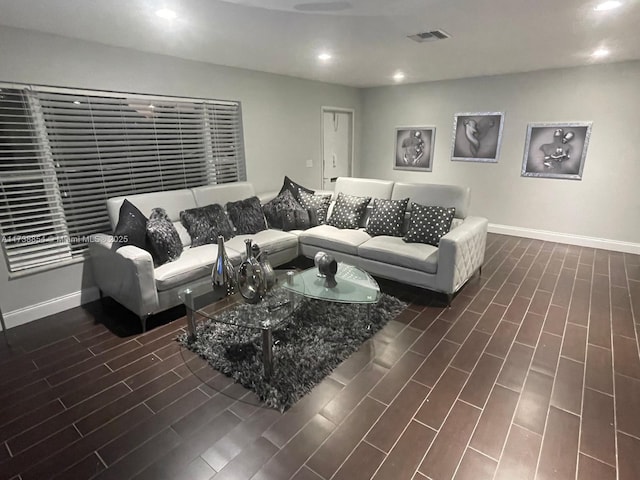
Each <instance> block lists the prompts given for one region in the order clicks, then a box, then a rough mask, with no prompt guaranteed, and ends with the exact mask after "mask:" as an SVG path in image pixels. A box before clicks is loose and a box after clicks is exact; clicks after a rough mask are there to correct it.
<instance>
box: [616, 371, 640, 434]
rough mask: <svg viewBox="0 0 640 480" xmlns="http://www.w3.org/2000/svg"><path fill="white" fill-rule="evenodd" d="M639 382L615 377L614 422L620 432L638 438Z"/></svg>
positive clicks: (639, 431) (623, 377) (639, 430)
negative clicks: (615, 421)
mask: <svg viewBox="0 0 640 480" xmlns="http://www.w3.org/2000/svg"><path fill="white" fill-rule="evenodd" d="M638 399H640V380H636V379H635V378H630V377H625V376H624V375H616V398H615V403H616V420H617V428H618V430H620V431H621V432H624V433H627V434H629V435H633V436H635V437H636V438H640V415H638Z"/></svg>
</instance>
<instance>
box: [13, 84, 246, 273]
mask: <svg viewBox="0 0 640 480" xmlns="http://www.w3.org/2000/svg"><path fill="white" fill-rule="evenodd" d="M16 92H17V93H16V95H18V94H19V95H18V96H21V98H23V105H24V108H23V118H24V119H25V122H27V123H26V124H27V125H28V126H27V127H25V130H26V131H28V132H29V138H31V141H32V143H33V145H34V148H35V149H36V150H37V151H38V152H40V155H39V157H38V158H40V163H39V165H40V169H39V173H38V175H40V179H41V181H44V178H45V177H46V178H47V179H48V185H50V187H51V192H50V194H49V197H47V199H48V200H47V202H44V203H45V204H46V207H45V205H38V206H37V208H40V207H43V208H48V209H50V210H52V215H53V213H56V214H57V218H58V219H59V221H60V224H59V231H60V232H61V233H62V234H61V235H58V238H57V240H56V243H59V244H60V247H61V246H62V245H63V244H65V245H64V246H65V248H66V254H67V257H69V256H72V257H73V256H76V255H78V254H80V253H82V252H84V251H85V250H86V243H87V240H88V237H89V236H90V235H92V234H94V233H98V232H109V231H110V225H109V218H108V215H107V210H106V199H107V198H110V197H114V196H120V195H128V194H135V193H143V192H151V191H161V190H174V189H180V188H190V187H195V186H199V185H206V184H215V183H226V182H235V181H238V180H245V179H246V173H245V172H246V170H245V162H244V148H243V139H242V115H241V109H240V104H239V103H238V102H227V101H216V100H191V99H182V98H172V97H153V96H147V95H130V94H118V93H113V92H94V91H89V92H86V91H82V92H81V91H74V90H69V89H51V88H44V87H42V88H40V87H32V89H31V90H26V89H25V90H22V91H20V90H16ZM2 100H3V99H0V105H4V104H3V103H1V102H2ZM0 135H1V136H2V137H3V138H2V142H3V143H4V141H5V140H4V135H5V134H4V133H1V134H0ZM0 156H1V160H0V162H2V163H0V165H3V167H4V165H5V163H6V172H7V175H6V177H7V178H9V177H10V176H11V175H15V172H16V171H17V168H18V166H19V163H17V162H16V160H15V158H16V157H15V154H12V155H8V154H7V155H5V153H4V152H0ZM45 173H46V175H45ZM0 175H2V181H3V182H4V181H5V168H3V169H2V173H0ZM21 202H22V200H20V199H18V198H15V199H13V200H12V201H11V202H8V203H7V204H6V205H7V206H6V209H7V211H8V212H16V211H20V209H22V208H23V206H22V204H21ZM37 208H36V210H37ZM34 213H35V214H38V215H40V214H42V212H41V211H40V210H37V211H35V210H34ZM3 218H4V217H3ZM0 226H1V227H2V230H3V233H4V231H5V222H4V221H3V220H2V219H0ZM65 239H66V242H65ZM12 248H15V249H17V250H19V249H20V245H16V246H13V247H12ZM5 249H6V250H7V252H8V251H9V250H10V248H9V244H8V243H7V242H5ZM69 252H70V253H69ZM7 261H8V265H9V268H10V270H11V271H17V270H19V269H21V268H31V267H33V265H27V266H26V267H21V266H20V265H22V264H20V265H18V264H17V263H16V264H14V262H13V261H12V260H11V258H10V256H9V254H7ZM46 261H47V262H55V261H58V260H54V259H47V260H46ZM41 265H44V263H38V262H37V261H36V266H41Z"/></svg>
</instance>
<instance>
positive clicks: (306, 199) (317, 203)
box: [299, 190, 331, 225]
mask: <svg viewBox="0 0 640 480" xmlns="http://www.w3.org/2000/svg"><path fill="white" fill-rule="evenodd" d="M299 194H300V205H302V206H303V207H304V208H306V209H312V208H314V209H315V210H316V215H317V216H318V220H317V224H318V225H322V224H324V223H326V222H327V212H328V211H329V205H331V194H328V195H320V194H313V193H307V192H305V191H304V190H300V192H299Z"/></svg>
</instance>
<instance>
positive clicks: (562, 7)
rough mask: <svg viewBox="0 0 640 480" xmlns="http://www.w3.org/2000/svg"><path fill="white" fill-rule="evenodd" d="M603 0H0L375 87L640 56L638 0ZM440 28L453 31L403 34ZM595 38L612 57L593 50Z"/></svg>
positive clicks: (81, 35)
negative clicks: (424, 38)
mask: <svg viewBox="0 0 640 480" xmlns="http://www.w3.org/2000/svg"><path fill="white" fill-rule="evenodd" d="M600 1H602V0H226V1H224V0H0V25H6V26H11V27H19V28H25V29H32V30H37V31H41V32H46V33H52V34H57V35H63V36H66V37H71V38H77V39H82V40H89V41H94V42H99V43H103V44H106V45H112V46H118V47H126V48H132V49H135V50H140V51H144V52H152V53H160V54H165V55H171V56H175V57H181V58H185V59H190V60H197V61H202V62H209V63H215V64H220V65H229V66H233V67H241V68H248V69H252V70H260V71H265V72H272V73H277V74H283V75H291V76H294V77H301V78H307V79H313V80H320V81H325V82H331V83H339V84H343V85H350V86H356V87H370V86H379V85H389V84H392V83H394V80H393V74H394V73H395V72H397V71H402V72H404V74H405V79H404V82H405V83H413V82H422V81H432V80H442V79H451V78H463V77H473V76H480V75H493V74H500V73H511V72H523V71H532V70H541V69H548V68H558V67H567V66H576V65H586V64H590V63H594V62H596V61H597V62H618V61H623V60H631V59H638V58H640V28H638V25H640V0H622V1H623V5H622V7H620V8H618V9H615V10H611V11H606V12H597V11H595V10H594V7H595V6H596V5H597V4H598V3H599V2H600ZM160 8H170V9H172V10H173V11H175V13H176V15H177V16H176V18H175V19H172V20H168V19H165V18H160V17H158V16H157V15H156V14H155V12H156V11H157V10H158V9H160ZM434 29H443V30H444V31H446V32H447V33H448V34H450V35H451V38H450V39H447V40H442V41H438V42H428V43H416V42H414V41H412V40H409V39H408V38H407V36H408V35H412V34H415V33H418V32H423V31H429V30H434ZM597 48H607V49H608V50H609V51H610V55H609V56H607V57H606V58H603V59H598V60H595V59H594V58H592V57H591V53H592V52H593V51H594V50H596V49H597ZM324 51H326V52H329V53H330V54H331V55H332V58H331V59H330V60H328V61H325V62H322V61H319V60H318V58H317V55H318V54H319V53H321V52H324Z"/></svg>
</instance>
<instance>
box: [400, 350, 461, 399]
mask: <svg viewBox="0 0 640 480" xmlns="http://www.w3.org/2000/svg"><path fill="white" fill-rule="evenodd" d="M459 349H460V345H458V344H457V343H453V342H450V341H449V340H442V341H441V342H440V344H438V346H437V347H436V348H434V349H433V351H432V352H431V354H430V355H429V356H428V357H427V359H426V360H425V361H424V363H423V364H422V365H421V366H420V368H418V370H417V371H416V373H414V374H413V377H412V379H413V380H415V381H416V382H420V383H422V384H424V385H426V386H428V387H433V386H434V385H435V384H436V382H437V381H438V379H439V378H440V375H442V372H444V371H445V369H446V368H447V366H448V365H449V363H450V362H451V360H452V359H453V357H454V356H455V354H456V353H457V352H458V350H459Z"/></svg>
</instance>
